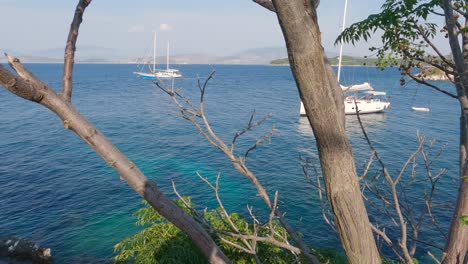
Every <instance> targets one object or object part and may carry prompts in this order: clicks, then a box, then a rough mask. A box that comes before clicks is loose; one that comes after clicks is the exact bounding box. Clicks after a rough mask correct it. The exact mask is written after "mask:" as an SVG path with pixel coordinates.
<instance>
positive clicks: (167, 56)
mask: <svg viewBox="0 0 468 264" xmlns="http://www.w3.org/2000/svg"><path fill="white" fill-rule="evenodd" d="M166 67H167V70H169V42H167V54H166Z"/></svg>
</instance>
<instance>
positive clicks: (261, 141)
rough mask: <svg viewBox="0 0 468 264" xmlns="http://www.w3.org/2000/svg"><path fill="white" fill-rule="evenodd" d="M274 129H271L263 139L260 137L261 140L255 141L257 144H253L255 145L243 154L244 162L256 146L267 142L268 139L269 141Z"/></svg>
mask: <svg viewBox="0 0 468 264" xmlns="http://www.w3.org/2000/svg"><path fill="white" fill-rule="evenodd" d="M275 131H276V129H275V127H273V128H272V129H271V131H270V133H268V134H266V135H265V136H264V137H262V138H261V139H259V140H257V142H255V144H253V145H252V146H251V147H250V148H249V149H248V150H247V151H246V152H245V154H244V160H245V159H246V158H247V156H248V155H249V152H250V151H252V150H254V149H255V148H257V146H258V145H261V144H263V142H265V141H267V140H268V139H270V138H271V137H272V136H273V134H274V133H275Z"/></svg>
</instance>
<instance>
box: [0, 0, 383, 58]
mask: <svg viewBox="0 0 468 264" xmlns="http://www.w3.org/2000/svg"><path fill="white" fill-rule="evenodd" d="M353 2H354V3H353ZM382 2H383V0H350V3H349V6H348V18H347V20H348V23H347V24H350V23H352V22H355V21H358V20H360V19H363V18H365V17H367V16H368V15H369V14H371V13H375V12H378V10H379V8H380V6H381V4H382ZM76 3H77V1H75V0H47V1H37V0H0V12H1V15H0V24H1V25H8V26H2V27H0V36H2V38H1V39H0V49H9V50H14V51H15V52H19V53H21V54H28V53H33V52H37V51H41V50H46V49H50V48H63V47H64V44H65V40H66V36H67V32H68V29H69V24H70V22H71V18H72V16H73V11H74V8H75V6H76ZM343 7H344V0H336V1H334V0H332V1H330V0H329V1H327V0H322V1H321V4H320V7H319V14H318V15H319V22H320V26H321V31H322V34H323V35H322V42H323V45H324V47H325V49H326V50H327V51H332V52H335V51H337V50H338V48H337V47H335V46H334V45H333V42H334V39H335V38H336V36H337V34H338V33H339V31H340V30H341V29H340V28H341V23H342V12H343ZM161 25H163V26H161ZM154 30H157V31H159V34H158V38H159V40H158V42H159V43H161V44H160V45H162V43H165V42H166V41H167V40H170V42H171V47H172V53H175V54H182V53H210V54H214V55H230V54H235V53H236V52H240V51H243V50H246V49H251V48H261V47H281V46H284V41H283V36H282V34H281V30H280V28H279V25H278V22H277V19H276V16H275V15H274V14H273V13H271V12H269V11H267V10H266V9H263V8H261V7H260V6H258V5H256V4H255V3H253V2H252V1H251V0H229V1H226V0H225V1H219V0H216V1H215V0H198V1H193V0H192V1H190V0H171V1H167V0H165V1H161V0H140V1H117V0H94V1H93V2H92V4H91V5H90V6H89V7H88V9H87V10H86V13H85V21H84V23H83V25H82V27H81V29H80V37H79V39H78V47H80V46H97V47H103V48H109V49H114V50H116V51H119V52H122V53H125V54H126V55H128V56H138V55H141V53H142V51H144V50H145V49H146V48H147V47H148V45H149V43H150V41H151V34H152V33H151V32H153V31H154ZM366 47H367V45H359V47H346V48H345V50H346V51H347V52H346V53H348V54H365V53H368V52H367V48H366ZM35 55H38V54H35Z"/></svg>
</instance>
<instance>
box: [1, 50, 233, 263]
mask: <svg viewBox="0 0 468 264" xmlns="http://www.w3.org/2000/svg"><path fill="white" fill-rule="evenodd" d="M9 61H10V64H11V65H12V67H13V68H14V69H15V70H16V72H17V73H18V74H19V75H20V77H16V76H15V75H13V74H11V73H10V72H9V71H8V70H7V69H5V68H4V67H3V66H2V65H0V86H3V87H5V88H6V89H7V90H9V91H10V92H12V93H13V94H16V95H18V96H20V97H22V98H24V99H27V100H30V101H33V102H36V103H39V104H41V105H43V106H45V107H47V108H48V109H49V110H51V111H52V112H54V113H55V114H56V115H57V116H58V117H60V118H61V119H62V121H63V125H64V127H65V128H68V129H70V130H72V131H73V132H75V133H76V134H77V135H78V136H79V137H80V138H81V139H82V140H83V141H85V142H86V143H87V144H88V145H89V146H90V147H91V148H92V149H93V150H94V151H96V153H98V154H99V155H100V156H101V157H102V158H103V159H104V160H105V161H106V163H107V164H109V165H110V166H111V167H112V168H113V169H114V170H116V171H117V172H118V173H119V174H120V175H121V178H122V179H124V180H125V181H126V182H127V183H128V184H129V185H130V186H131V187H132V188H133V189H134V190H135V191H136V192H137V193H138V194H139V195H140V196H142V197H143V198H144V199H145V200H147V201H148V203H149V204H151V206H152V207H153V208H154V209H155V210H156V211H157V212H158V213H160V214H161V215H162V216H164V217H165V218H166V219H167V220H169V221H170V222H171V223H173V224H174V225H175V226H177V227H178V228H180V229H181V230H182V231H183V232H185V233H186V234H187V235H188V236H189V238H190V239H191V240H192V241H193V243H194V244H195V245H197V247H198V248H199V249H200V250H201V251H202V252H203V254H204V255H205V256H206V258H207V259H208V260H209V261H210V262H211V263H230V261H229V259H228V258H227V257H226V256H225V255H224V253H223V252H222V251H221V250H220V249H219V248H218V246H217V245H216V244H215V242H214V241H213V239H212V238H211V237H210V235H209V234H208V233H207V231H206V230H205V229H203V227H202V226H201V225H200V224H199V223H198V222H196V221H195V220H194V219H193V218H192V217H191V216H190V215H188V214H186V213H185V212H184V211H183V210H182V209H181V208H180V207H178V206H177V205H175V204H174V203H173V202H172V201H171V200H170V199H168V198H167V197H166V196H165V195H164V194H163V193H162V192H161V191H160V190H159V189H158V188H157V185H156V183H153V182H151V181H149V180H148V179H147V178H146V176H145V175H143V173H142V172H141V171H140V170H139V169H138V167H136V166H135V164H133V163H132V162H131V161H130V160H129V159H128V158H127V157H126V156H125V155H124V154H123V153H122V152H120V151H119V150H118V149H117V147H115V146H114V145H113V144H112V143H111V142H110V141H109V140H108V139H107V138H106V137H105V136H104V135H103V134H102V133H101V132H100V131H99V130H98V129H97V128H96V127H95V126H94V125H93V124H92V123H91V122H89V121H88V120H87V119H86V118H85V117H83V116H82V115H81V114H80V113H79V112H78V111H77V110H76V109H75V108H74V107H73V106H72V105H71V103H70V101H68V100H67V99H66V98H65V97H63V96H61V95H59V94H57V93H56V92H55V91H54V90H53V89H51V88H49V87H48V86H47V85H46V84H44V83H43V82H41V81H39V80H38V79H37V78H36V77H34V75H33V74H32V73H30V72H29V71H27V70H26V69H25V68H24V67H23V66H22V65H21V64H20V62H19V60H17V59H14V58H11V57H9Z"/></svg>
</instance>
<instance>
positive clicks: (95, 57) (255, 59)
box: [0, 46, 336, 65]
mask: <svg viewBox="0 0 468 264" xmlns="http://www.w3.org/2000/svg"><path fill="white" fill-rule="evenodd" d="M5 51H6V52H8V53H9V54H12V55H14V56H16V57H18V58H20V60H21V61H22V62H24V63H62V62H63V52H64V50H63V48H50V49H46V50H38V51H33V52H30V54H25V53H24V52H18V51H13V50H5ZM129 53H130V52H128V51H122V50H116V49H112V48H104V47H97V46H78V47H77V49H76V54H75V62H76V63H132V64H144V63H152V61H153V57H152V55H151V54H147V55H146V56H145V57H144V58H143V57H130V56H126V55H125V54H129ZM286 56H287V51H286V48H285V47H265V48H255V49H249V50H245V51H242V52H238V53H235V54H232V55H228V56H218V55H216V54H204V53H190V54H173V55H172V54H171V57H170V63H171V64H265V65H268V64H270V63H271V62H272V61H273V60H275V59H276V58H284V57H286ZM327 56H329V57H333V56H336V54H333V53H327ZM156 61H157V63H158V64H159V65H161V64H165V63H166V57H165V56H164V55H161V56H158V57H157V59H156ZM5 62H6V59H5V57H3V56H0V63H5ZM282 63H284V62H281V63H279V64H282Z"/></svg>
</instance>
